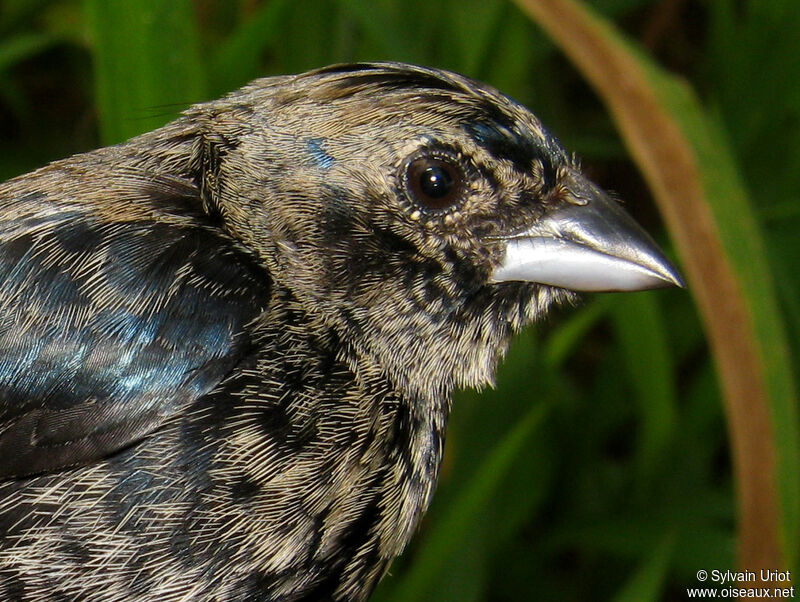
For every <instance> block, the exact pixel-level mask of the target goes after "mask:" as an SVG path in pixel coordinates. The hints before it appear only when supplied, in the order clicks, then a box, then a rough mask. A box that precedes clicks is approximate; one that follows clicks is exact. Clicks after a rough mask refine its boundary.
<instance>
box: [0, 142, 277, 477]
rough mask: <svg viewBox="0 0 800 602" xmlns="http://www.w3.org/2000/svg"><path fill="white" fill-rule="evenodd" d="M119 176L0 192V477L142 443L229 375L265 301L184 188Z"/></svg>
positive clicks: (265, 288) (232, 247)
mask: <svg viewBox="0 0 800 602" xmlns="http://www.w3.org/2000/svg"><path fill="white" fill-rule="evenodd" d="M86 164H87V165H94V166H96V168H97V169H98V170H101V171H102V169H103V165H104V162H103V160H102V157H100V158H99V160H98V159H94V160H91V161H87V162H86ZM119 167H120V170H119V171H121V172H122V173H121V174H117V175H111V173H110V172H109V174H108V175H107V177H98V175H101V176H102V175H104V174H102V173H100V174H98V173H97V172H95V173H90V172H89V173H87V172H86V170H84V169H82V164H81V162H80V161H78V162H73V163H67V164H64V165H58V164H56V165H54V166H51V167H49V168H46V169H45V170H40V172H37V173H36V174H33V177H31V176H30V175H29V176H28V177H26V178H23V179H20V180H16V181H15V180H11V181H9V182H7V183H5V184H2V185H0V477H6V478H8V477H16V476H21V475H26V474H34V473H40V472H48V471H52V470H57V469H60V468H63V467H67V466H72V465H76V464H83V463H87V462H90V461H92V460H94V459H97V458H100V457H103V456H105V455H108V454H110V453H112V452H114V451H116V450H118V449H120V448H122V447H125V446H127V445H129V444H131V443H133V442H135V441H137V440H139V439H141V438H142V437H144V436H146V435H147V434H148V433H150V432H151V431H152V430H154V429H155V428H157V427H158V426H159V425H160V424H161V423H162V422H163V421H164V420H165V419H166V418H167V417H169V416H170V415H172V414H174V413H176V412H179V411H180V410H181V408H183V407H185V406H186V405H187V404H188V403H190V402H191V401H193V400H195V399H197V398H198V397H201V396H203V395H204V394H206V393H207V392H208V391H210V390H211V389H212V388H213V387H214V386H215V385H216V384H217V383H218V382H219V381H220V380H221V379H223V378H224V377H225V376H226V375H227V374H228V373H229V372H230V371H231V370H232V369H233V368H234V367H235V366H236V364H237V362H238V361H239V360H240V358H241V357H242V355H243V354H245V353H246V352H247V348H248V346H249V345H251V341H250V337H249V326H248V325H249V324H250V323H251V322H252V321H253V320H255V319H256V318H257V316H258V315H259V314H260V312H261V311H262V309H263V307H264V306H265V305H266V304H267V303H268V300H269V296H270V279H269V275H268V273H267V272H266V271H265V270H264V269H263V268H262V267H261V266H260V265H259V264H258V262H257V261H256V260H254V259H253V258H252V257H251V256H250V255H249V254H248V253H247V251H246V250H245V249H243V248H241V247H240V246H237V244H236V243H235V242H234V241H232V240H231V239H230V238H228V237H226V236H225V235H224V232H222V231H221V230H219V229H217V228H215V227H214V225H213V224H211V223H209V222H208V221H207V220H204V219H203V217H202V212H201V210H200V209H199V207H200V204H201V203H200V200H199V197H198V195H199V193H198V190H197V188H196V187H195V186H194V185H193V183H192V182H191V181H187V180H183V179H181V178H180V177H162V176H158V175H156V174H152V173H147V172H146V171H142V170H138V171H137V170H136V169H131V168H129V166H128V165H126V164H125V163H124V162H122V163H121V164H120V166H119ZM84 173H87V177H85V178H82V177H81V174H84ZM82 180H84V182H91V183H92V184H89V185H86V186H82V184H81V182H82Z"/></svg>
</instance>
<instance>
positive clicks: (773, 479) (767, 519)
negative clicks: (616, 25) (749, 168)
mask: <svg viewBox="0 0 800 602" xmlns="http://www.w3.org/2000/svg"><path fill="white" fill-rule="evenodd" d="M517 2H518V4H520V6H522V7H523V8H524V9H525V10H527V11H528V12H529V14H531V16H533V17H534V18H535V19H536V20H537V21H538V22H539V23H540V24H541V25H542V26H543V27H545V29H546V30H547V31H548V33H549V34H550V35H551V36H552V37H553V38H554V39H555V40H556V41H557V43H558V44H559V45H560V46H561V47H562V48H563V49H564V50H565V52H566V53H567V54H568V55H569V56H570V58H571V59H572V60H573V61H574V62H575V63H576V65H577V66H578V67H579V68H580V69H581V70H582V71H583V73H584V75H585V76H586V77H587V79H588V80H589V81H590V83H592V84H593V85H594V86H595V88H596V89H597V91H598V93H599V94H600V96H601V97H602V98H603V99H604V100H605V101H606V102H607V103H608V105H609V107H610V110H611V112H612V114H613V115H614V117H615V119H616V121H617V123H618V126H619V127H620V130H621V132H622V134H623V136H624V137H625V139H626V142H627V144H628V145H629V147H630V148H631V150H632V153H633V154H634V156H635V157H636V159H637V161H638V163H639V165H640V167H641V168H642V170H643V172H644V175H645V177H646V178H647V179H648V182H649V183H650V185H651V188H652V189H653V192H654V194H655V196H656V199H657V200H658V201H659V204H660V207H661V209H662V212H663V214H664V217H665V220H666V222H667V223H668V225H669V227H670V231H671V233H672V235H673V237H674V238H675V240H676V244H677V246H678V248H679V250H680V251H681V255H682V257H683V259H684V267H685V270H686V275H687V277H688V280H689V284H690V289H691V290H692V291H693V293H694V296H695V299H696V301H697V304H698V307H699V309H700V312H701V314H702V316H703V319H704V322H705V325H706V331H707V333H708V338H709V342H710V345H711V348H712V351H713V353H714V357H715V361H716V364H717V368H718V374H719V378H720V380H721V383H722V388H723V391H724V395H725V403H726V410H727V416H728V420H729V422H730V432H731V449H732V453H731V455H732V457H733V461H734V470H735V474H736V478H737V494H738V498H739V510H740V520H739V537H740V543H739V545H740V548H739V562H740V564H741V566H742V567H743V568H757V567H761V566H769V567H774V568H796V566H797V561H798V552H799V551H800V434H799V433H798V412H797V389H796V385H795V382H794V379H793V374H792V370H791V362H790V352H789V346H788V344H787V340H786V336H785V326H784V324H783V321H782V318H781V314H780V312H779V309H778V305H777V302H776V296H775V291H774V286H773V282H772V277H771V275H770V269H769V265H768V262H767V259H766V254H765V250H764V244H763V241H762V238H761V233H760V231H759V227H758V223H757V220H756V218H755V216H754V212H753V209H752V207H751V204H750V201H749V199H748V195H747V192H746V190H745V187H744V184H743V183H742V181H741V176H740V174H739V169H738V167H737V165H736V163H735V161H734V159H733V156H732V153H731V151H730V147H729V143H728V140H727V136H726V133H725V131H724V129H723V128H722V127H721V126H720V124H719V123H718V122H717V121H716V120H715V119H713V118H712V117H711V116H709V114H708V113H707V112H706V111H705V110H704V109H703V107H702V106H701V105H700V103H699V102H698V101H697V99H696V98H695V96H694V95H693V93H692V91H691V90H690V89H689V88H688V87H687V86H686V85H685V83H684V82H683V81H681V80H678V79H676V78H674V77H673V76H671V75H669V74H668V73H666V72H665V71H664V70H662V69H661V68H659V67H658V66H657V65H654V64H653V63H652V61H650V60H649V59H648V58H647V57H645V56H644V55H643V54H642V53H641V52H640V51H639V50H637V49H634V48H633V47H632V46H631V45H630V44H629V43H628V42H626V41H625V40H624V39H623V38H622V37H621V35H620V34H619V33H617V32H616V31H614V30H613V28H612V27H611V26H610V25H609V24H607V23H606V22H605V21H603V20H602V19H600V18H598V17H597V16H596V15H594V14H592V13H591V12H590V11H589V9H588V8H587V7H586V6H585V5H584V4H581V3H578V2H575V1H573V0H517Z"/></svg>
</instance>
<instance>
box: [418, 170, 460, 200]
mask: <svg viewBox="0 0 800 602" xmlns="http://www.w3.org/2000/svg"><path fill="white" fill-rule="evenodd" d="M452 187H453V176H452V175H450V172H448V171H447V170H446V169H444V168H442V167H440V166H438V165H435V166H431V167H428V168H426V169H425V170H424V171H423V172H422V173H421V174H420V177H419V188H420V190H421V191H422V193H423V194H424V195H425V196H429V197H431V198H433V199H441V198H444V197H446V196H447V194H448V193H449V192H450V189H451V188H452Z"/></svg>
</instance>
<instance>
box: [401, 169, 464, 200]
mask: <svg viewBox="0 0 800 602" xmlns="http://www.w3.org/2000/svg"><path fill="white" fill-rule="evenodd" d="M406 185H407V186H408V191H409V193H410V196H411V198H412V200H414V201H415V202H416V203H417V205H419V206H421V207H423V208H424V209H429V210H432V211H442V210H446V209H449V208H450V207H451V206H453V205H455V204H456V203H458V202H459V201H460V200H461V197H462V193H463V192H464V172H463V170H462V168H461V166H460V165H459V164H458V163H457V162H455V161H450V160H447V159H439V158H438V157H420V158H419V159H415V160H414V161H412V162H411V163H410V164H409V165H408V172H407V175H406Z"/></svg>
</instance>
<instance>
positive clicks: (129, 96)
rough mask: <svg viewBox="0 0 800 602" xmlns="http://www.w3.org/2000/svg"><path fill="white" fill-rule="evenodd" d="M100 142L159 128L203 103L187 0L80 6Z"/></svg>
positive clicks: (103, 1) (102, 1) (94, 0)
mask: <svg viewBox="0 0 800 602" xmlns="http://www.w3.org/2000/svg"><path fill="white" fill-rule="evenodd" d="M84 9H85V11H86V21H87V24H88V28H89V34H90V38H91V41H92V50H93V55H94V63H95V86H96V91H97V103H98V112H99V117H100V131H101V134H102V138H103V142H104V143H106V144H113V143H117V142H121V141H123V140H126V139H128V138H130V137H131V136H135V135H136V134H140V133H142V132H146V131H148V130H152V129H154V128H156V127H159V126H161V125H163V124H164V123H166V122H167V121H169V120H170V119H172V118H174V117H175V115H176V114H177V113H178V112H179V111H180V110H181V109H183V108H185V107H186V106H187V105H189V104H191V103H193V102H197V101H199V100H202V99H203V97H204V92H205V84H204V71H203V66H202V63H201V60H200V44H199V38H198V33H197V25H196V23H195V15H194V11H193V9H192V4H191V2H190V1H189V0H141V1H140V2H124V1H123V0H85V3H84Z"/></svg>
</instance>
